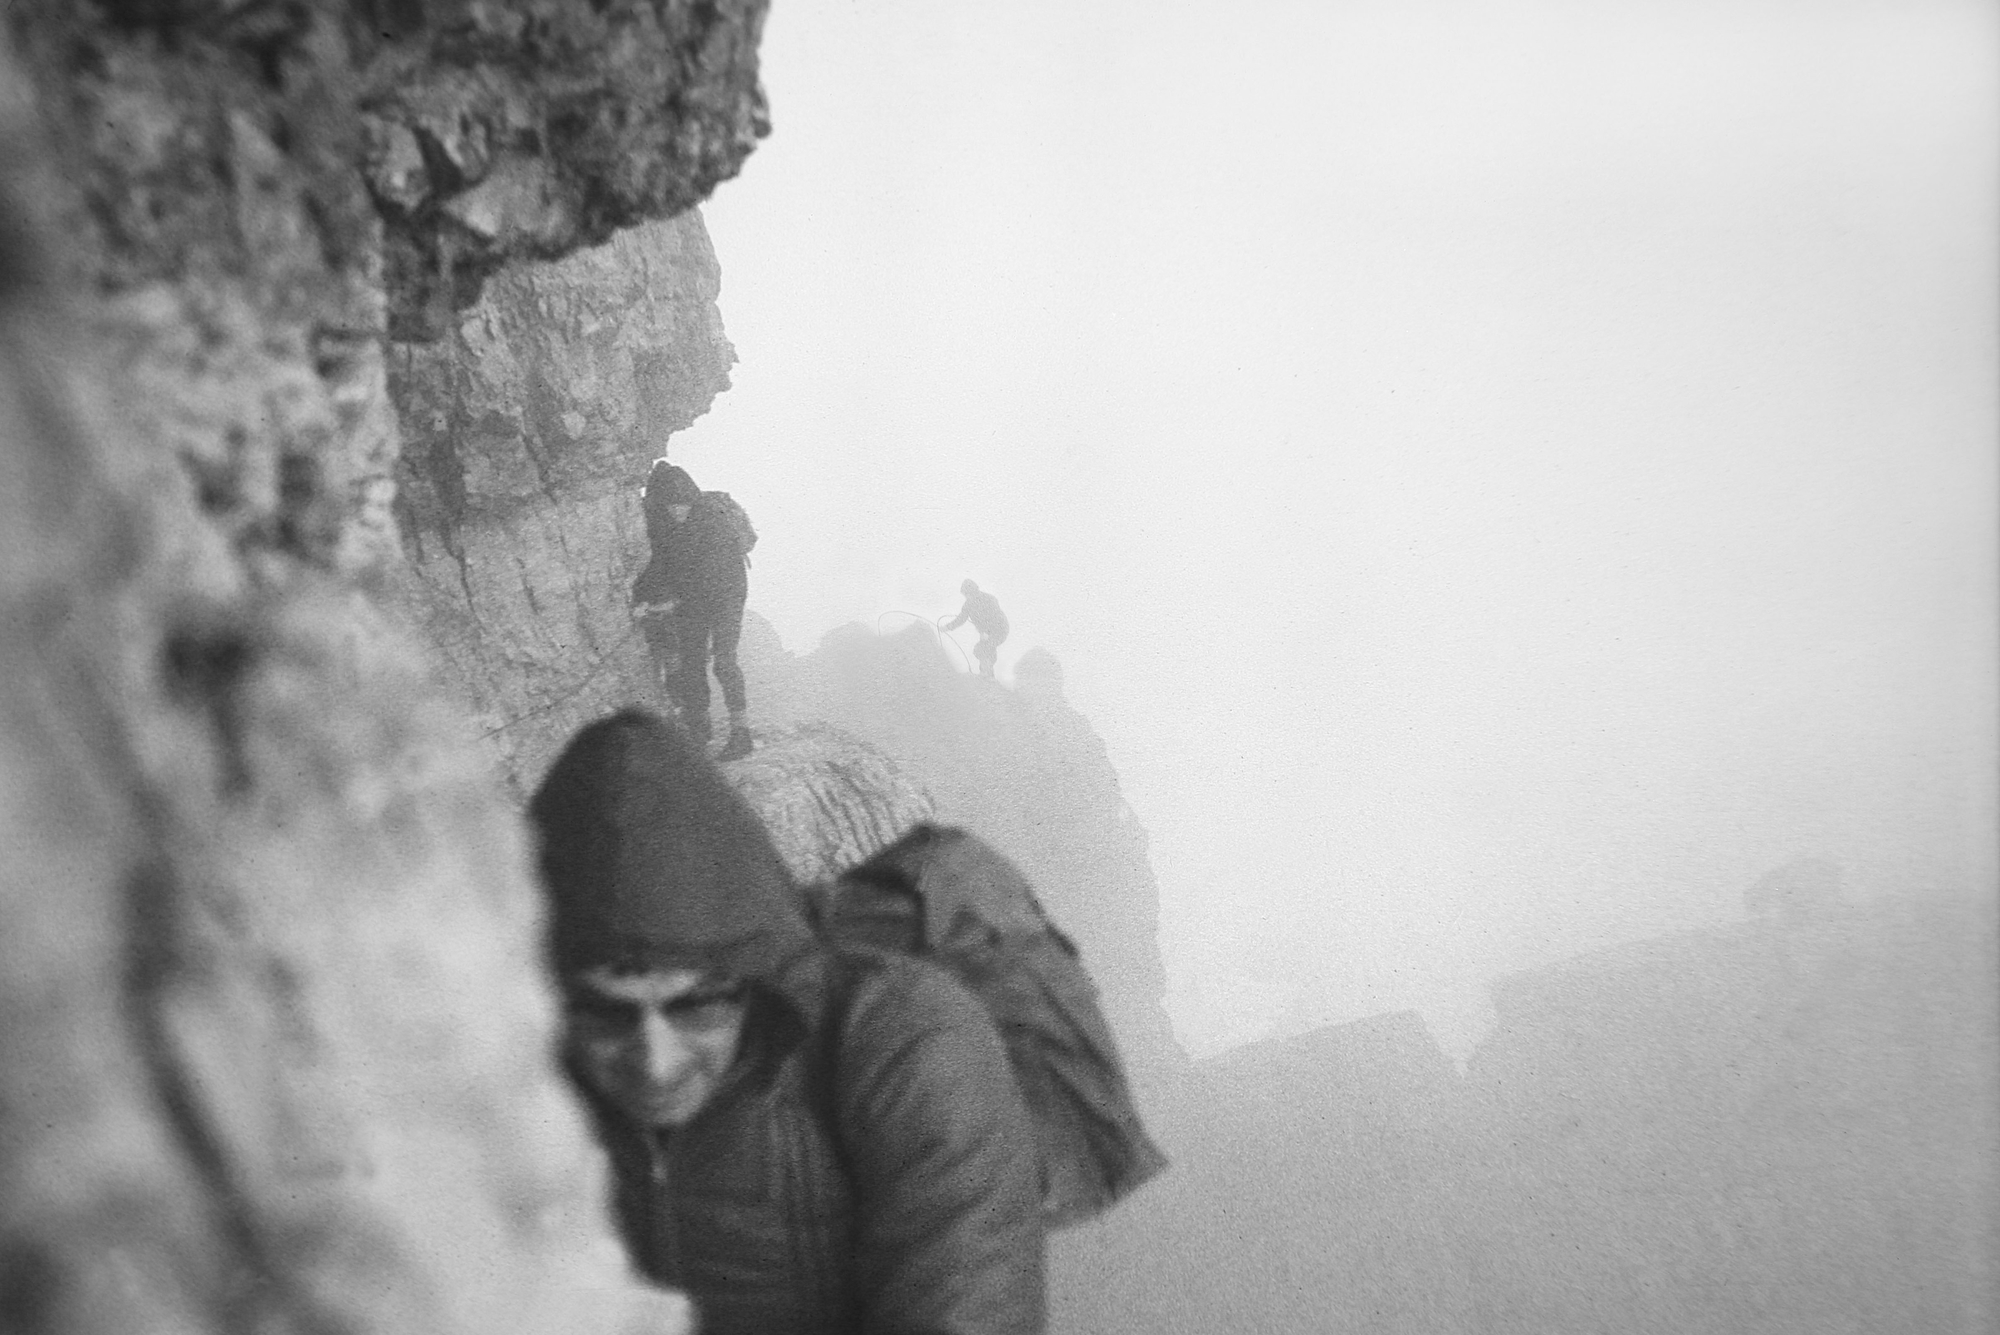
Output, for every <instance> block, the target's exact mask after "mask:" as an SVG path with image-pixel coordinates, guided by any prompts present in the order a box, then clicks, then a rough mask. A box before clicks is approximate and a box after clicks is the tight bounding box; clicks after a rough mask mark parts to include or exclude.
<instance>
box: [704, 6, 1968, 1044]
mask: <svg viewBox="0 0 2000 1335" xmlns="http://www.w3.org/2000/svg"><path fill="white" fill-rule="evenodd" d="M1996 26H2000V25H1996V21H1995V17H1994V11H1993V9H1992V7H1991V6H1990V5H1987V4H1983V3H1926V2H1923V0H1916V2H1914V3H1904V2H1902V0H1896V2H1895V3H1841V2H1840V0H1802V2H1801V3H1796V4H1794V3H1774V2H1773V0H1729V2H1728V3H1706V2H1705V0H1639V2H1636V3H1596V4H1581V3H1568V2H1563V0H1546V2H1544V3H1521V2H1518V0H1502V2H1501V3H1494V4H1484V5H1476V6H1475V5H1471V4H1438V3H1424V2H1423V0H1394V2H1393V3H1392V2H1391V0H1357V2H1356V3H1350V4H1337V3H1327V2H1325V0H1299V2H1298V3H1289V4H1281V3H1268V2H1266V0H1250V2H1246V3H1243V4H1240V5H1234V6H1229V7H1219V6H1215V5H1208V4H1203V5H1197V4H1192V3H1181V2H1180V0H1143V2H1141V0H1064V3H1060V4H1057V3H1045V2H1043V0H1021V2H1018V3H1013V4H1007V5H993V4H987V3H977V2H975V0H867V2H865V3H851V4H850V3H836V2H835V0H779V2H778V3H776V4H775V5H774V6H773V10H772V14H771V17H770V20H769V24H768V27H767V29H766V33H765V41H764V48H763V50H764V71H765V84H766V87H767V89H768V91H769V94H770V98H771V106H772V115H773V120H774V122H775V125H776V130H775V133H774V134H773V135H772V137H771V138H770V139H769V140H767V141H766V142H765V143H764V144H763V146H762V147H760V148H759V149H758V151H757V152H756V153H755V154H754V155H753V156H752V158H751V159H750V162H749V164H748V166H747V167H746V168H745V170H744V173H743V175H742V176H741V177H740V178H739V179H737V180H735V181H732V182H729V183H727V184H725V185H723V186H722V187H721V188H720V189H719V190H718V192H717V194H716V196H715V199H714V201H713V202H712V203H711V204H710V205H708V206H707V207H706V208H705V210H704V212H705V214H706V217H707V219H708V223H709V227H710V230H711V232H712V234H713V236H714V239H715V245H716V250H717V253H718V255H719V257H720V260H721V263H722V269H723V292H722V311H723V319H724V322H725V324H726V326H727V328H728V331H729V334H730V337H731V338H732V340H733V341H734V342H735V345H736V348H737V352H738V354H739V356H740V358H741V363H740V365H739V366H738V367H737V368H736V370H735V372H734V381H735V387H734V388H733V389H732V390H730V391H729V392H728V393H727V394H725V395H723V396H722V397H721V398H720V399H718V400H717V402H716V405H715V407H714V409H713V410H712V411H711V413H710V414H709V415H708V416H707V417H706V418H704V419H702V420H701V421H700V422H699V423H697V424H696V426H695V427H694V428H693V429H692V430H690V431H688V432H685V433H683V434H682V435H680V436H677V437H676V438H675V439H674V441H673V443H672V446H671V451H672V453H673V454H674V456H675V457H676V458H677V459H679V460H681V461H682V462H684V463H686V464H687V465H688V466H689V467H690V468H691V469H692V470H693V471H694V473H695V475H696V477H697V478H698V479H699V480H700V481H701V482H702V484H703V485H705V486H709V487H722V488H726V489H728V490H730V491H732V492H734V493H736V494H737V495H738V496H739V497H740V498H741V499H742V500H744V502H745V503H746V504H747V505H748V507H749V508H750V510H751V512H752V514H753V515H754V516H755V517H756V520H757V524H758V529H759V532H760V534H761V535H762V541H761V542H760V544H759V546H758V549H757V555H756V567H755V569H754V570H753V571H752V590H751V606H752V608H753V609H754V610H756V611H758V612H760V613H762V614H763V615H764V616H765V617H767V618H769V619H770V620H771V621H772V622H773V623H774V624H775V625H776V626H777V627H778V629H779V632H780V634H781V635H783V636H784V638H785V640H786V642H787V644H788V645H789V646H791V647H792V648H794V649H795V650H799V651H805V650H809V649H811V648H812V647H813V646H814V645H815V644H816V643H817V642H818V640H819V638H820V636H821V635H822V634H823V633H824V632H825V631H827V630H828V629H830V628H832V627H833V626H835V625H838V624H840V623H842V622H845V621H849V620H855V619H861V620H873V619H875V618H876V617H877V615H878V614H880V613H882V612H885V611H889V610H892V609H893V610H907V611H911V612H916V613H920V614H923V615H925V616H936V615H938V614H940V613H944V612H952V611H955V610H956V608H957V606H958V597H957V593H956V590H957V585H958V582H959V581H960V580H961V579H962V578H965V577H966V576H971V577H973V578H975V579H978V580H979V581H980V582H981V583H982V584H983V585H985V586H987V587H988V588H990V589H992V590H993V591H995V592H996V593H997V594H998V595H999V596H1000V598H1001V600H1002V602H1003V603H1004V604H1005V606H1006V607H1007V609H1008V611H1009V613H1010V615H1011V616H1012V617H1013V620H1014V625H1015V634H1014V638H1013V640H1012V641H1010V643H1009V644H1008V646H1007V648H1006V651H1005V652H1004V653H1003V655H1002V659H1001V666H1002V672H1003V675H1005V673H1006V671H1007V670H1008V669H1009V668H1010V667H1011V664H1012V662H1013V660H1014V658H1015V657H1017V656H1018V654H1019V653H1020V652H1022V651H1024V650H1026V649H1028V648H1030V647H1033V646H1035V645H1044V646H1047V647H1048V648H1049V649H1050V650H1052V651H1053V652H1054V653H1055V654H1056V655H1057V656H1058V657H1059V658H1060V659H1061V661H1062V663H1063V666H1064V669H1065V673H1066V677H1067V681H1068V688H1069V694H1070V697H1071V699H1072V700H1073V701H1074V702H1075V703H1076V704H1077V706H1078V707H1079V708H1080V709H1082V710H1083V711H1084V713H1085V714H1087V715H1088V716H1089V717H1090V719H1091V720H1092V722H1093V723H1095V724H1096V726H1097V727H1098V728H1099V730H1100V731H1101V732H1102V733H1103V734H1104V736H1105V738H1106V740H1107V742H1108V743H1109V745H1110V748H1111V755H1112V760H1113V762H1114V763H1115V764H1116V765H1117V766H1118V768H1119V771H1120V774H1121V776H1122V779H1123V781H1124V785H1125V788H1126V791H1127V795H1128V797H1129V798H1130V799H1131V802H1132V804H1133V806H1134V808H1135V809H1136V810H1137V812H1138V815H1139V817H1140V819H1141V820H1142V821H1143V822H1144V824H1145V825H1146V827H1147V829H1148V830H1149V832H1150V834H1151V836H1152V841H1153V842H1152V850H1153V862H1154V866H1155V869H1156V871H1157V872H1158V873H1159V875H1160V878H1161V881H1162V888H1163V896H1164V903H1163V946H1164V949H1165V951H1166V960H1167V965H1168V970H1169V977H1170V980H1171V986H1172V988H1173V992H1172V995H1171V997H1170V1010H1171V1011H1172V1012H1173V1014H1174V1017H1175V1021H1176V1024H1177V1026H1178V1027H1179V1029H1180V1031H1181V1033H1182V1035H1183V1037H1184V1039H1185V1040H1186V1041H1188V1042H1189V1043H1190V1044H1191V1045H1192V1046H1193V1047H1194V1048H1195V1049H1196V1050H1197V1051H1208V1050H1212V1049H1214V1048H1215V1047H1217V1046H1220V1045H1222V1044H1224V1043H1227V1042H1231V1041H1240V1040H1241V1039H1244V1038H1247V1037H1251V1036H1254V1035H1256V1034H1258V1033H1261V1032H1266V1031H1268V1030H1270V1029H1271V1028H1273V1027H1274V1026H1282V1025H1296V1024H1300V1023H1305V1022H1310V1021H1316V1020H1329V1019H1339V1018H1346V1017H1351V1016H1356V1015H1362V1014H1368V1013H1372V1012H1374V1011H1377V1010H1381V1009H1384V1008H1387V1007H1391V1006H1398V1005H1405V1004H1411V1003H1412V1002H1421V1003H1423V1004H1426V1005H1427V1006H1429V1007H1430V1008H1431V1009H1432V1011H1433V1012H1437V1013H1443V1012H1448V1011H1449V1010H1450V1009H1451V1008H1452V1006H1453V1005H1454V1004H1455V1003H1454V1001H1453V998H1454V997H1457V998H1459V1001H1460V1003H1462V1002H1463V998H1464V997H1465V995H1467V994H1466V990H1465V989H1466V987H1467V986H1468V985H1476V983H1477V980H1478V979H1479V978H1480V977H1482V976H1484V975H1487V974H1490V973H1491V972H1494V971H1496V970H1504V969H1511V968H1517V967H1521V966H1523V965H1525V964H1529V963H1534V962H1538V961H1542V960H1547V959H1551V958H1555V957H1558V956H1561V955H1565V954H1569V953H1573V952H1575V951H1577V950H1580V949H1585V948H1589V947H1592V946H1596V945H1601V944H1606V943H1610V942H1614V941H1619V940H1627V939H1634V938H1638V937H1643V936H1648V935H1653V934H1656V933H1659V932H1662V931H1668V930H1672V929H1675V928H1677V927H1683V926H1690V925H1695V924H1700V923H1707V922H1714V921H1718V920H1721V919H1726V918H1728V917H1731V916H1734V915H1735V914H1736V913H1737V912H1738V911H1739V910H1738V904H1739V899H1740V895H1741V892H1742V891H1743V889H1744V888H1745V887H1746V886H1747V885H1748V884H1749V883H1750V882H1752V881H1754V880H1755V879H1756V878H1757V876H1758V875H1760V874H1761V873H1763V872H1764V871H1766V870H1768V869H1769V868H1770V867H1772V866H1773V865H1774V864H1777V863H1779V862H1782V861H1784V860H1786V859H1789V858H1793V857H1797V856H1800V855H1804V854H1818V855H1821V856H1826V857H1830V858H1833V859H1834V860H1836V861H1839V862H1841V863H1842V864H1843V865H1844V866H1845V867H1846V868H1847V870H1848V873H1849V876H1850V879H1851V881H1852V883H1853V885H1854V887H1855V888H1856V890H1857V891H1859V892H1861V893H1866V894H1874V893H1897V892H1903V891H1908V890H1914V889H1921V888H1925V887H1927V886H1931V885H1956V886H1959V887H1961V888H1962V889H1963V890H1964V891H1965V892H1971V891H1972V890H1973V889H1974V888H1975V887H1976V888H1978V889H1979V890H1980V891H1982V892H1985V891H1987V890H1989V889H1990V886H1991V883H1992V880H1991V878H1992V876H1993V875H1994V871H1993V862H1994V852H1993V844H1992V823H1993V818H1994V817H1993V812H1994V801H1995V796H1994V784H1993V770H1994V764H1995V741H1994V690H1995V685H1994V677H1993V671H1994V665H1995V583H1994V581H1995V562H1996V557H1995V494H1996V478H1995V444H1996V439H2000V422H1996V404H1995V367H1996V364H2000V341H1997V340H1996V335H1995V324H1996V320H1995V314H1996V302H1995V293H1996V281H1997V280H1996V271H1995V263H1994V250H1995V237H1996V234H2000V233H1997V232H1996V229H2000V209H1996V203H1995V194H1996V174H1995V163H1996V161H1997V160H2000V135H1996V132H1995V112H1994V108H1995V107H1996V105H2000V78H1996V50H2000V46H1996ZM961 634H962V636H963V641H962V642H963V643H964V644H965V646H966V647H967V648H968V649H969V647H970V643H971V635H970V633H969V632H962V633H961ZM752 705H753V709H754V706H755V702H754V701H753V702H752Z"/></svg>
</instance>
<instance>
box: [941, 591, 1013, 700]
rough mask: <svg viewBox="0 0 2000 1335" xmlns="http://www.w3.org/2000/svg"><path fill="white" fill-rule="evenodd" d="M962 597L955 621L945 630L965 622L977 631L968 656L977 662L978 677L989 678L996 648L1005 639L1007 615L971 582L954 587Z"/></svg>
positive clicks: (994, 599) (957, 626) (991, 597)
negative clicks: (975, 641) (963, 596)
mask: <svg viewBox="0 0 2000 1335" xmlns="http://www.w3.org/2000/svg"><path fill="white" fill-rule="evenodd" d="M958 591H959V592H960V593H962V594H964V595H965V606H964V607H963V608H962V609H960V611H959V614H958V618H957V619H956V620H955V621H953V622H952V623H951V624H950V625H949V626H946V627H945V630H946V631H954V630H957V629H958V628H959V627H960V626H963V625H964V624H965V623H966V622H967V621H970V622H971V623H972V628H973V629H974V630H976V631H978V632H979V643H978V644H975V645H974V646H972V656H973V657H974V658H976V659H978V660H979V675H980V676H982V677H990V676H992V675H993V661H994V659H996V658H998V657H999V655H1000V645H1001V643H1002V642H1003V641H1005V640H1006V638H1007V614H1006V613H1005V612H1003V611H1001V610H1000V600H999V599H998V598H995V597H994V596H993V595H992V594H990V593H982V592H980V589H979V586H978V585H977V584H974V583H973V582H972V581H971V580H967V581H965V583H963V584H961V585H959V586H958Z"/></svg>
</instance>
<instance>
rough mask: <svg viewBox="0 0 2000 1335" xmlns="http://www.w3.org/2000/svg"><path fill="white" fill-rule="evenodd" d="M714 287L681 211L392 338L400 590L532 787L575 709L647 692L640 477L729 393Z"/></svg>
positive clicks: (694, 222) (493, 741)
mask: <svg viewBox="0 0 2000 1335" xmlns="http://www.w3.org/2000/svg"><path fill="white" fill-rule="evenodd" d="M720 286H721V274H720V271H719V270H718V269H717V266H716V262H715V254H714V251H713V250H712V249H711V248H710V246H709V243H708V234H707V232H706V231H705V230H704V228H703V227H702V224H701V219H700V216H699V215H698V214H696V213H695V212H693V211H689V212H688V213H686V214H683V215H682V216H681V217H679V218H676V219H673V220H672V221H669V222H663V223H654V224H650V225H648V226H645V227H641V228H637V229H634V230H633V231H631V232H628V233H624V234H621V235H620V236H618V237H617V238H616V239H614V240H613V241H612V242H610V243H609V244H608V245H605V246H600V247H597V248H595V249H592V250H587V251H582V252H579V253H578V254H576V255H573V256H571V257H569V258H568V259H565V260H563V261H561V262H559V263H553V264H538V265H527V266H523V267H521V268H519V269H517V270H514V271H512V272H509V273H507V274H504V275H502V276H501V277H499V278H496V279H495V280H494V281H493V282H492V283H490V284H488V286H487V290H486V293H485V295H484V296H483V297H482V298H481V299H480V301H479V302H477V303H476V304H475V305H473V306H472V307H471V308H469V309H468V310H466V311H464V312H462V313H461V314H460V315H459V317H458V318H457V321H456V323H455V324H454V325H453V327H452V330H451V333H450V335H449V336H448V337H446V338H443V339H440V340H438V341H437V342H435V343H431V344H422V345H413V344H397V345H395V346H394V348H393V351H392V354H391V368H392V370H391V376H390V387H391V391H392V393H393V395H394V397H395V400H396V403H397V407H398V409H399V411H400V416H401V419H402V422H403V424H404V431H405V437H406V444H405V448H404V451H403V463H402V468H401V470H400V473H399V477H400V480H401V483H402V486H401V489H400V492H399V497H398V502H397V505H398V516H399V519H400V522H401V526H402V536H403V546H404V551H405V555H406V557H407V562H406V564H404V565H403V566H401V567H399V568H398V569H396V570H394V571H393V572H391V575H390V582H391V587H392V589H393V592H394V597H395V600H396V601H397V602H398V603H399V605H401V606H402V607H403V608H404V609H405V610H406V611H407V612H408V613H409V614H410V615H412V616H413V617H414V618H415V619H416V620H417V621H418V623H419V624H420V626H421V628H422V631H423V634H424V636H425V638H426V639H427V640H429V641H430V643H431V644H432V645H434V646H435V648H436V650H437V653H438V654H439V656H440V658H441V660H442V663H443V666H444V670H445V673H446V676H447V679H448V680H449V681H450V682H451V683H452V684H453V685H454V687H455V688H456V689H457V690H458V691H460V692H461V694H462V695H463V697H464V699H465V700H466V702H467V704H468V705H469V706H470V708H471V710H472V712H473V715H474V717H475V718H477V719H478V721H479V728H480V732H481V734H482V735H483V736H484V737H485V738H486V740H487V742H488V745H490V746H491V747H493V748H494V750H495V752H496V754H497V756H498V757H499V759H500V760H501V761H502V763H503V765H504V767H505V769H506V772H507V773H509V774H510V775H512V776H514V777H515V779H516V780H517V782H518V783H520V784H521V785H522V786H524V787H526V786H532V784H533V782H534V779H535V776H537V775H539V774H540V773H541V771H542V770H543V769H544V768H545V767H546V765H547V762H548V761H549V760H550V759H551V758H552V757H553V756H554V754H555V752H556V750H557V749H558V748H559V747H560V746H561V745H562V742H563V740H564V739H565V738H567V737H568V736H569V735H570V734H571V733H573V732H574V731H575V730H576V729H577V727H578V726H580V725H581V724H582V723H584V722H585V721H586V720H588V719H590V718H593V717H596V716H598V715H600V714H603V713H605V712H607V711H608V710H610V709H612V708H614V707H616V706H618V705H621V704H625V703H630V702H632V701H635V700H636V701H644V700H647V699H649V698H650V697H651V696H652V694H653V669H652V664H651V659H650V657H649V656H648V653H647V650H646V647H645V643H644V640H643V639H642V638H641V637H640V635H639V634H638V632H637V631H636V629H635V628H634V626H633V623H632V620H631V617H630V613H629V611H628V598H627V593H628V589H629V586H630V584H631V581H632V578H633V576H635V575H636V574H638V572H639V570H640V568H641V567H642V566H643V565H644V564H645V559H646V535H645V529H644V525H643V522H642V520H641V517H640V513H639V506H638V501H637V496H638V487H639V484H640V483H641V482H642V481H643V480H644V478H645V475H646V469H647V466H648V464H649V463H650V462H651V460H652V459H653V458H654V457H656V456H657V455H659V454H660V453H662V452H663V451H664V449H665V447H666V441H667V438H668V436H670V435H671V434H672V433H673V432H675V431H677V430H680V429H681V428H683V427H685V426H687V425H688V424H690V423H691V422H693V421H694V419H695V418H696V417H698V416H700V415H701V414H702V413H704V412H706V411H707V410H708V406H709V404H710V403H711V402H712V401H713V400H714V398H715V396H716V395H717V394H719V393H721V392H722V391H723V390H725V389H727V388H728V387H729V368H730V365H731V364H732V363H733V362H734V360H735V353H734V351H733V350H732V349H731V348H730V346H729V342H728V340H727V339H726V338H725V337H724V336H723V332H722V318H721V315H720V313H719V312H718V311H717V309H716V305H715V299H716V293H717V291H718V290H719V288H720Z"/></svg>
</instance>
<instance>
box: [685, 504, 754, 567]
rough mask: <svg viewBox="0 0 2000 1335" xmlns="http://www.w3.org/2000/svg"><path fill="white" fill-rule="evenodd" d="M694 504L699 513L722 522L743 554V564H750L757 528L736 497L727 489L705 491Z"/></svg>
mask: <svg viewBox="0 0 2000 1335" xmlns="http://www.w3.org/2000/svg"><path fill="white" fill-rule="evenodd" d="M694 504H695V510H696V511H697V512H698V513H700V514H704V515H707V516H709V517H710V518H712V519H715V520H718V521H719V522H720V523H721V525H722V528H723V529H724V530H725V531H726V532H727V533H728V534H729V537H730V540H731V541H732V542H734V543H735V545H736V550H737V551H738V552H739V553H740V554H741V555H742V557H743V564H745V565H749V564H750V549H751V548H752V547H755V546H756V545H757V530H756V529H755V528H754V527H752V526H751V523H750V516H749V514H748V513H746V512H745V511H744V509H743V507H742V506H741V505H738V504H737V503H736V498H735V497H734V496H731V495H730V494H729V493H728V492H726V491H704V492H703V493H702V494H701V496H700V497H699V498H698V499H697V500H696V501H695V503H694Z"/></svg>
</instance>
